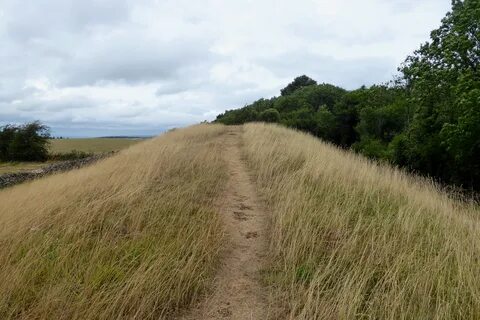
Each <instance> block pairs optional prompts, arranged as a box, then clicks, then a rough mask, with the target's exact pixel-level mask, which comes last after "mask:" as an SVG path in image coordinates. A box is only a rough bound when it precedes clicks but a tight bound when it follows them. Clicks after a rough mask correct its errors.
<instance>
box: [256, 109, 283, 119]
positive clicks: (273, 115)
mask: <svg viewBox="0 0 480 320" xmlns="http://www.w3.org/2000/svg"><path fill="white" fill-rule="evenodd" d="M259 119H260V120H261V121H264V122H279V121H280V113H279V112H278V110H277V109H275V108H269V109H267V110H265V111H263V112H262V113H260V115H259Z"/></svg>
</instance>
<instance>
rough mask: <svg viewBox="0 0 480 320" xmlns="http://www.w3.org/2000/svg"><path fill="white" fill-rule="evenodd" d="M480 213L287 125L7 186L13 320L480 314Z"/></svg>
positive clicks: (146, 147) (152, 144)
mask: <svg viewBox="0 0 480 320" xmlns="http://www.w3.org/2000/svg"><path fill="white" fill-rule="evenodd" d="M479 213H480V209H479V208H478V206H477V205H475V204H468V203H464V202H460V201H456V200H453V199H451V197H450V196H449V195H448V194H446V193H445V192H442V191H441V190H439V189H438V188H437V187H436V186H435V185H434V184H432V183H431V182H429V181H427V180H424V179H420V178H416V177H413V176H411V175H408V174H405V173H403V172H402V171H399V170H396V169H393V168H391V167H388V166H386V165H379V164H376V163H374V162H372V161H369V160H367V159H366V158H364V157H361V156H358V155H355V154H354V153H351V152H347V151H343V150H340V149H338V148H336V147H333V146H332V145H329V144H326V143H324V142H322V141H320V140H318V139H316V138H314V137H312V136H310V135H307V134H304V133H299V132H296V131H293V130H290V129H286V128H284V127H280V126H276V125H265V124H247V125H245V126H235V127H227V126H222V125H199V126H194V127H190V128H187V129H182V130H175V131H173V132H169V133H167V134H164V135H162V136H160V137H158V138H155V139H152V140H149V141H145V142H142V143H139V144H137V145H135V146H132V147H130V148H129V149H126V150H123V151H121V152H120V153H119V154H117V155H115V156H113V157H111V158H108V159H105V160H102V161H101V162H99V163H97V164H96V165H94V166H91V167H88V168H83V169H80V170H75V171H71V172H68V173H63V174H58V175H54V176H50V177H47V178H44V179H40V180H37V181H33V182H30V183H26V184H23V185H18V186H16V187H12V188H9V189H5V190H2V191H0V283H2V285H1V286H0V319H111V318H122V319H123V318H127V319H130V318H136V319H172V318H180V319H189V320H192V319H201V320H203V319H282V318H285V319H364V318H368V319H399V318H400V319H477V318H479V317H480V300H479V298H478V297H479V296H480V273H479V272H478V271H479V268H478V265H479V262H480V249H479V248H480V247H479V245H480V243H479V242H480V240H479V232H478V219H479V218H478V216H479Z"/></svg>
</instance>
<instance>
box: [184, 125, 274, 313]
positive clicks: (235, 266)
mask: <svg viewBox="0 0 480 320" xmlns="http://www.w3.org/2000/svg"><path fill="white" fill-rule="evenodd" d="M241 134H242V127H229V129H228V131H227V133H226V135H225V137H224V143H225V153H224V154H225V155H226V159H227V162H228V166H229V170H230V179H229V182H228V186H227V188H226V191H225V194H224V196H223V198H222V201H221V204H220V206H219V208H220V210H219V212H220V214H221V215H222V219H223V223H224V225H225V230H226V233H227V236H226V239H227V243H226V244H225V249H224V252H223V258H222V263H221V266H220V268H219V270H218V273H217V275H216V277H215V284H214V288H213V291H212V293H211V294H210V296H208V297H205V298H204V300H203V301H201V303H200V304H199V305H198V306H197V307H195V308H194V309H193V310H191V311H190V313H189V314H188V315H187V316H184V317H183V318H182V319H185V320H195V319H199V320H203V319H232V320H233V319H242V320H248V319H265V318H266V317H267V313H268V310H267V303H266V298H267V297H266V293H265V289H264V288H263V287H262V285H261V284H260V272H261V270H262V268H263V267H264V264H265V256H266V248H267V245H266V243H267V239H266V230H267V227H266V225H267V218H266V215H265V211H264V210H263V208H262V205H261V202H260V201H259V199H258V197H257V194H256V191H255V186H254V184H253V183H252V182H251V179H250V176H249V174H248V170H247V168H246V165H245V163H244V161H243V160H242V156H241V150H240V144H241Z"/></svg>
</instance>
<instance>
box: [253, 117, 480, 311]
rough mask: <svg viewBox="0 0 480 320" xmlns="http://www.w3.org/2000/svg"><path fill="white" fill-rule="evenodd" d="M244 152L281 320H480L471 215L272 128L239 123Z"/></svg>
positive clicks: (407, 180)
mask: <svg viewBox="0 0 480 320" xmlns="http://www.w3.org/2000/svg"><path fill="white" fill-rule="evenodd" d="M244 152H245V156H246V158H247V159H248V163H249V165H250V167H251V168H252V170H253V172H254V173H255V178H256V180H257V183H258V186H259V189H260V191H261V193H262V194H263V196H265V198H266V199H267V201H268V204H269V206H270V208H271V210H272V235H271V241H270V246H271V252H272V260H273V263H272V265H271V266H270V267H269V268H268V270H267V271H266V273H265V278H266V281H267V282H268V283H269V284H270V285H271V286H272V287H273V288H275V294H276V297H277V298H278V299H279V300H280V301H282V302H283V306H284V308H285V311H286V312H287V315H288V318H296V319H357V318H359V319H460V318H461V319H478V318H480V298H479V297H480V272H479V263H480V247H479V245H480V237H479V232H478V215H479V213H480V210H479V209H478V207H477V208H476V207H475V206H474V205H468V204H464V203H460V202H456V201H454V200H451V199H449V197H448V196H447V195H446V194H445V193H442V192H441V191H439V189H438V188H437V187H436V186H435V185H434V184H432V183H431V182H428V181H426V180H422V179H419V178H414V177H412V176H409V175H407V174H405V173H402V172H401V171H398V170H395V169H392V168H391V167H388V166H383V165H378V164H375V163H372V162H371V161H368V160H367V159H365V158H363V157H360V156H357V155H355V154H353V153H349V152H344V151H341V150H339V149H337V148H335V147H333V146H330V145H328V144H325V143H322V142H321V141H319V140H317V139H315V138H313V137H311V136H308V135H306V134H302V133H298V132H294V131H291V130H288V129H285V128H281V127H277V126H270V125H259V124H251V125H247V126H246V129H245V133H244Z"/></svg>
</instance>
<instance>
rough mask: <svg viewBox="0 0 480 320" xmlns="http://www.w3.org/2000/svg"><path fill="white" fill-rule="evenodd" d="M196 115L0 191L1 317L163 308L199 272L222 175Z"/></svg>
mask: <svg viewBox="0 0 480 320" xmlns="http://www.w3.org/2000/svg"><path fill="white" fill-rule="evenodd" d="M224 130H225V129H224V127H221V126H196V127H192V128H189V129H185V130H176V131H174V132H171V133H168V134H165V135H163V136H160V137H159V138H156V139H152V140H148V141H145V142H143V143H139V144H137V145H135V146H133V147H130V148H129V149H126V150H123V151H122V152H120V153H119V154H118V155H115V156H113V157H111V158H109V159H106V160H103V161H101V162H99V163H98V164H96V165H94V166H91V167H88V168H84V169H80V170H76V171H72V172H68V173H64V174H59V175H55V176H51V177H48V178H45V179H41V180H38V181H34V182H31V183H28V184H24V185H19V186H16V187H13V188H10V189H6V190H3V191H1V192H0V283H1V284H2V285H1V286H0V318H1V319H10V318H24V319H27V318H28V319H110V318H114V319H117V318H118V319H121V318H136V319H158V318H169V317H170V315H171V314H172V313H173V312H175V311H176V310H177V309H179V308H180V307H182V306H185V305H187V304H189V303H190V302H191V301H192V299H194V298H195V297H197V296H198V294H199V293H200V292H201V291H202V290H203V289H204V288H205V286H206V285H207V284H208V283H209V281H210V278H211V275H212V271H213V270H214V269H215V265H216V263H217V258H218V255H217V253H218V250H219V248H220V243H221V239H222V227H221V225H220V222H219V219H218V217H217V215H216V213H215V212H214V202H215V199H216V198H217V197H218V194H219V193H220V190H221V189H222V188H223V186H224V183H225V182H226V179H227V172H226V165H225V163H224V160H223V159H222V157H221V144H220V140H219V139H217V137H218V136H219V135H220V134H221V133H222V132H223V131H224Z"/></svg>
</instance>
